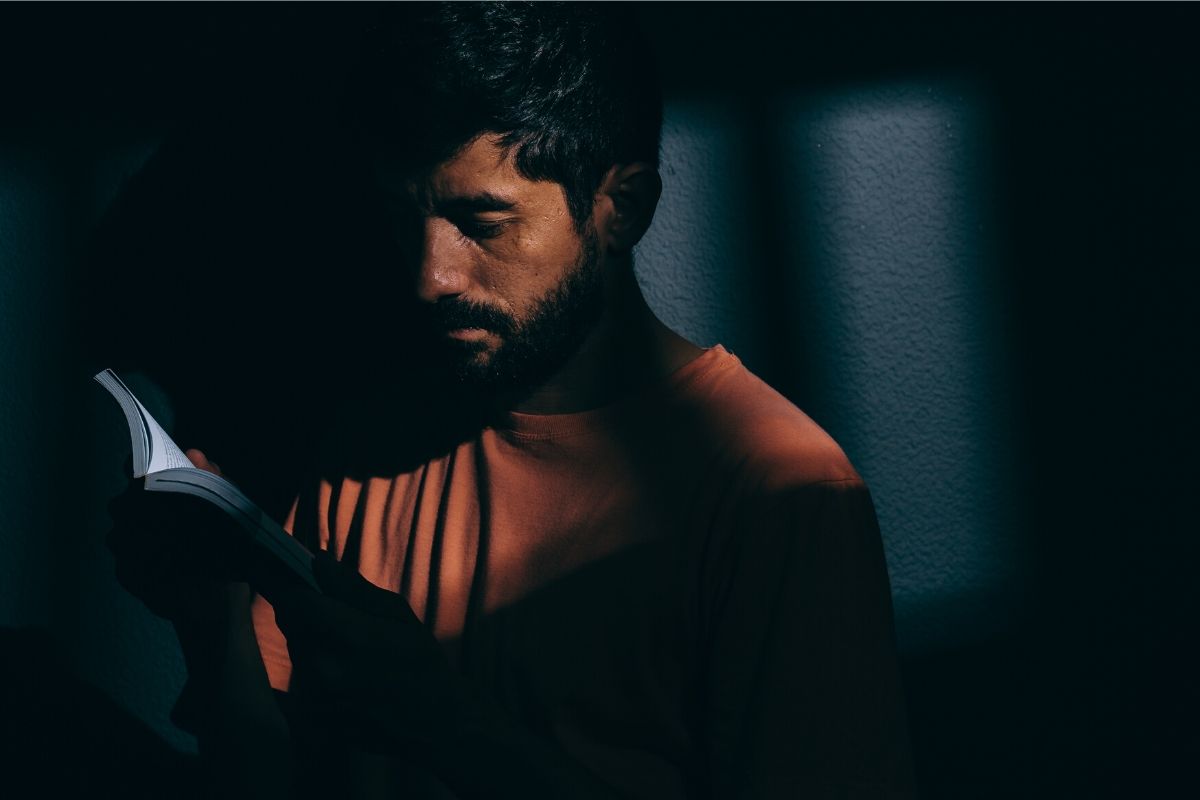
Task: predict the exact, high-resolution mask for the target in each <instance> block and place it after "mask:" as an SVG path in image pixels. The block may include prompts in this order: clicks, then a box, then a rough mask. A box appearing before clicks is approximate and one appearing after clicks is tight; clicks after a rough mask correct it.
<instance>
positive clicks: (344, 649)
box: [264, 551, 471, 756]
mask: <svg viewBox="0 0 1200 800" xmlns="http://www.w3.org/2000/svg"><path fill="white" fill-rule="evenodd" d="M313 570H314V573H315V575H316V578H317V582H318V583H319V584H320V586H321V589H322V591H323V592H324V594H320V593H318V592H315V591H312V590H311V589H309V588H307V587H303V586H299V585H295V584H290V585H286V586H279V587H275V588H274V589H273V590H271V591H264V594H265V595H266V597H267V599H268V600H270V601H271V604H272V605H273V606H274V608H275V618H276V621H277V623H278V624H279V628H280V630H281V631H282V632H283V634H284V636H285V637H286V638H287V643H288V652H289V653H290V655H291V660H292V665H293V677H292V687H291V691H290V692H289V694H290V695H291V697H292V698H293V700H294V704H295V707H296V709H297V710H298V711H299V712H301V713H302V714H303V715H304V717H305V718H306V719H307V720H310V721H311V722H312V723H314V724H315V725H316V726H318V727H319V728H320V729H321V730H322V732H323V733H325V734H330V735H333V736H336V737H338V738H339V739H341V740H342V741H352V742H354V743H355V744H357V746H358V747H360V748H361V749H363V750H365V751H368V752H377V753H390V754H393V755H400V756H402V755H405V754H413V755H419V754H421V753H424V752H428V751H429V748H434V749H437V748H438V747H439V746H440V745H443V744H444V743H446V742H447V741H449V740H450V739H452V738H453V737H455V736H456V735H457V734H458V733H459V732H460V731H461V730H462V727H463V725H464V724H465V722H466V720H467V718H468V712H469V711H470V705H471V704H470V703H469V702H468V700H467V693H466V692H465V691H464V689H463V686H462V683H461V680H460V679H459V677H458V675H457V673H455V672H454V671H453V670H452V669H451V667H450V665H449V663H448V662H447V660H446V657H445V655H444V653H443V652H442V650H441V648H440V646H439V645H438V643H437V641H436V640H435V639H434V638H433V636H432V634H431V633H430V632H429V630H428V629H426V627H425V626H424V625H423V624H422V623H421V621H420V620H418V619H417V617H416V615H415V614H414V613H413V611H412V609H411V608H410V607H409V605H408V603H407V602H405V600H404V598H402V597H401V596H400V595H398V594H396V593H395V592H390V591H388V590H386V589H381V588H379V587H377V586H375V585H374V584H372V583H370V582H369V581H367V579H366V578H364V577H363V576H362V575H360V574H359V573H358V572H357V571H356V570H354V569H353V568H352V567H349V566H347V565H345V564H342V563H341V562H339V561H337V560H336V559H335V558H334V557H333V556H332V555H331V554H329V553H328V552H325V551H321V552H318V553H317V554H316V558H315V560H314V563H313Z"/></svg>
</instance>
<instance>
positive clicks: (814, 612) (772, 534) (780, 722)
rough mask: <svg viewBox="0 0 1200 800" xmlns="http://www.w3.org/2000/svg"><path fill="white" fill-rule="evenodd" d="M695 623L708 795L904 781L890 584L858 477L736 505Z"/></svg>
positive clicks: (835, 791)
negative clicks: (703, 622)
mask: <svg viewBox="0 0 1200 800" xmlns="http://www.w3.org/2000/svg"><path fill="white" fill-rule="evenodd" d="M734 519H735V520H736V522H735V524H734V525H733V526H732V528H733V529H732V530H731V531H730V535H729V537H728V539H727V541H726V543H725V546H724V547H722V548H720V552H721V556H720V557H721V560H722V563H721V565H720V568H719V569H718V570H716V571H715V573H714V574H716V575H717V576H718V578H717V586H716V587H715V599H714V603H713V605H712V613H711V618H710V621H709V623H708V630H707V633H706V641H705V644H704V646H705V648H706V651H707V656H708V664H709V668H708V670H707V679H706V680H705V682H704V691H705V694H706V704H705V713H704V723H703V725H704V729H705V730H704V735H705V741H706V746H707V750H708V753H707V755H708V758H707V762H708V764H709V765H710V769H711V770H712V774H711V775H710V785H711V786H712V795H713V796H714V797H750V798H763V797H806V798H807V797H814V798H824V797H831V798H832V797H838V798H892V797H910V796H912V794H913V777H912V766H911V756H910V752H909V741H908V730H907V721H906V716H905V709H904V700H903V692H902V687H901V684H900V677H899V665H898V659H897V654H896V646H895V635H894V631H893V627H892V605H891V593H890V588H889V583H888V576H887V567H886V564H885V562H884V555H883V548H882V543H881V540H880V535H879V526H878V523H877V521H876V517H875V511H874V507H873V505H872V503H871V498H870V494H869V492H868V490H867V488H866V486H865V485H864V484H863V483H862V482H861V481H860V480H857V479H855V480H845V481H829V482H822V483H817V484H810V485H807V486H802V487H796V488H787V489H777V490H774V491H772V492H771V494H770V496H767V497H758V498H754V499H751V500H748V501H746V502H744V503H742V504H741V508H740V509H739V510H738V512H737V513H736V514H735V515H734Z"/></svg>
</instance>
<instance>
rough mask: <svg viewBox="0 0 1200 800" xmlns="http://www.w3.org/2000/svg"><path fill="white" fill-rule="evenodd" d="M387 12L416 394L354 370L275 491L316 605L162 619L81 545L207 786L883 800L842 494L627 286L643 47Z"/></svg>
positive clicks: (389, 145)
mask: <svg viewBox="0 0 1200 800" xmlns="http://www.w3.org/2000/svg"><path fill="white" fill-rule="evenodd" d="M401 13H402V15H403V16H402V22H403V24H401V25H396V26H386V27H385V28H383V29H382V30H381V31H380V36H379V38H378V40H377V41H375V42H374V43H373V44H372V46H371V47H370V48H369V52H370V56H371V57H370V58H369V59H368V62H367V69H366V70H364V72H363V79H362V80H361V81H360V82H359V84H358V91H357V92H356V93H355V96H354V98H355V103H354V106H353V107H354V108H355V110H356V116H355V117H354V119H355V122H356V125H357V128H358V131H359V134H360V136H361V137H362V141H364V142H366V143H368V150H369V152H370V162H371V165H372V170H373V174H374V176H375V181H376V184H377V186H378V189H379V192H380V195H381V196H382V197H383V198H386V201H387V203H388V204H389V209H390V212H391V213H390V216H391V219H392V222H393V225H394V230H395V234H396V241H397V243H398V245H399V247H398V251H397V253H398V257H400V258H402V259H403V260H402V261H401V262H400V263H401V264H410V263H411V265H412V266H411V270H412V272H411V275H412V279H413V280H412V287H413V292H414V294H415V298H416V300H417V302H418V307H419V309H420V317H419V319H420V323H421V324H420V328H421V330H422V331H423V334H424V337H425V338H423V339H421V341H420V342H419V346H418V347H417V348H415V349H416V350H417V351H418V352H419V353H420V354H421V355H422V356H423V357H425V358H427V359H428V361H429V362H430V364H432V365H433V369H432V370H431V371H421V372H414V370H415V368H414V367H413V366H412V363H411V362H410V361H408V360H407V359H405V360H403V361H399V362H398V363H386V364H381V370H382V371H385V372H386V371H402V372H405V373H406V374H408V375H410V376H411V375H419V376H420V381H419V382H416V381H414V382H413V383H410V384H409V385H407V386H405V387H403V392H400V393H395V392H387V391H381V392H380V394H379V395H378V396H377V397H374V398H365V399H358V398H356V410H355V412H354V413H353V414H349V415H347V418H346V419H345V420H344V421H343V423H342V424H341V425H340V427H339V429H338V431H337V433H336V435H335V436H334V437H332V439H331V441H332V444H331V446H330V448H329V449H328V450H327V451H326V452H324V453H323V454H322V457H321V459H320V464H319V474H318V475H317V476H316V477H315V479H314V481H313V483H312V485H311V486H309V487H307V488H305V489H304V490H302V491H301V493H300V495H299V497H298V500H297V502H296V505H295V507H294V508H293V511H292V514H291V516H290V519H289V521H288V525H289V529H290V530H291V531H292V532H293V534H294V535H295V536H297V537H298V538H300V539H301V540H302V541H304V542H305V543H307V544H308V545H310V546H311V547H312V548H313V549H315V550H318V551H320V553H321V554H322V556H321V557H320V558H318V560H317V562H316V568H317V573H318V578H319V580H320V582H321V584H322V587H323V589H324V594H317V593H315V592H311V591H309V590H306V589H304V588H303V587H296V586H294V585H291V584H289V583H288V582H287V581H286V580H284V579H281V578H279V577H278V576H275V575H273V574H272V570H271V568H270V566H269V565H264V564H261V563H258V564H257V566H251V567H249V568H247V569H246V571H248V572H249V573H250V574H251V575H253V576H254V583H255V588H256V589H257V590H258V591H259V592H260V595H259V596H258V598H257V599H256V600H255V601H254V603H253V608H252V610H251V607H250V605H249V599H250V591H249V589H247V588H246V587H245V585H244V584H237V583H234V584H226V585H222V584H221V583H220V582H218V581H215V580H212V579H211V578H205V579H204V580H201V581H199V582H198V583H197V584H196V588H197V589H198V590H195V591H191V592H186V593H185V592H177V593H176V594H175V595H174V596H172V597H171V599H170V600H169V602H167V601H162V600H161V599H160V597H161V595H162V594H163V592H162V591H161V590H162V588H163V587H158V588H159V590H160V594H159V596H155V597H152V595H154V594H155V593H154V590H153V587H148V586H147V581H146V580H145V579H144V577H139V574H140V573H139V570H138V568H137V567H136V565H134V563H133V562H134V560H135V558H136V557H141V558H144V556H135V554H133V553H131V551H133V550H136V549H137V548H135V547H133V546H132V545H131V544H130V542H131V541H133V539H130V538H128V536H129V535H128V534H121V535H117V536H116V537H114V549H115V550H116V551H117V552H118V556H119V557H120V559H121V563H122V564H124V565H125V566H124V567H123V577H124V580H125V581H126V583H127V584H128V585H130V586H131V587H132V588H134V589H135V590H136V591H138V592H139V593H140V594H142V595H143V596H144V597H147V599H148V601H150V602H156V603H159V605H157V606H155V607H156V608H157V609H158V610H159V611H160V613H163V614H164V615H166V616H169V617H171V618H172V619H174V620H175V621H176V625H177V628H178V630H179V633H180V639H181V643H182V644H183V646H184V650H185V655H186V658H187V661H188V667H189V671H190V674H191V686H190V689H189V693H188V697H186V698H185V700H184V702H183V703H182V705H181V709H180V713H181V714H182V715H183V716H185V717H190V718H191V719H192V724H193V725H194V726H195V728H196V730H197V733H198V736H199V737H200V741H201V747H202V752H203V754H204V755H205V757H206V759H208V761H209V762H210V763H211V765H212V768H213V774H214V776H215V780H217V781H218V782H219V785H220V786H221V787H222V791H225V792H238V793H247V794H249V793H254V794H256V795H257V796H262V795H263V794H282V795H288V794H289V793H292V792H293V791H299V790H300V789H302V788H304V789H307V790H309V791H311V792H312V793H314V794H317V793H322V792H328V791H332V792H336V793H338V794H353V793H362V794H366V795H370V794H376V793H378V794H387V793H388V792H391V791H396V792H401V791H404V790H407V791H409V792H410V793H411V792H422V791H425V792H430V793H432V794H434V795H435V796H444V795H445V794H450V795H452V796H461V797H468V796H479V797H489V796H518V795H519V796H546V797H587V796H596V797H605V796H634V797H655V798H670V797H693V796H713V797H727V796H751V797H758V796H780V797H783V796H787V797H790V796H816V797H823V796H829V797H833V796H838V797H841V796H853V797H858V796H862V797H890V796H898V795H904V794H905V793H907V792H908V791H909V789H910V780H911V779H910V775H909V766H908V753H907V744H906V734H905V727H904V725H905V723H904V716H903V708H902V699H901V692H900V687H899V682H898V677H897V665H896V657H895V652H894V644H893V636H892V630H891V610H890V597H889V590H888V583H887V575H886V569H885V566H884V562H883V555H882V549H881V547H880V542H879V535H878V529H877V526H876V522H875V517H874V513H873V509H872V506H871V501H870V497H869V494H868V492H867V490H866V487H865V486H864V485H863V483H862V481H861V479H860V478H859V476H858V475H857V474H856V473H855V471H854V469H853V468H852V467H851V465H850V464H849V463H848V461H847V460H846V458H845V456H844V455H843V453H842V452H841V450H840V449H839V448H838V447H837V445H836V444H835V443H834V442H833V441H832V440H831V439H830V438H829V437H828V436H827V435H826V434H825V433H824V432H823V431H821V430H820V428H818V427H817V426H816V425H815V424H814V423H813V422H812V421H811V420H809V419H808V418H807V417H806V416H805V415H804V414H803V413H802V412H800V411H799V410H798V409H796V408H795V407H794V406H792V405H791V404H790V403H789V402H788V401H787V400H786V399H784V398H783V397H782V396H780V395H778V394H777V393H775V392H774V391H773V390H771V389H770V388H769V387H767V386H766V385H765V384H763V383H762V382H761V381H759V380H758V379H757V378H755V377H754V376H753V375H751V374H750V373H749V372H748V371H746V369H745V368H744V367H743V366H742V365H741V364H740V362H739V361H738V360H737V359H736V358H735V357H734V356H733V355H732V354H730V353H728V352H727V351H725V350H724V349H723V348H721V347H720V346H716V347H712V348H708V349H702V348H700V347H697V346H696V345H694V344H692V343H690V342H688V341H686V340H685V339H683V338H682V337H680V336H679V335H678V334H676V333H674V332H673V331H671V330H670V329H668V328H667V327H666V326H664V325H663V324H662V323H661V322H659V321H658V320H657V319H656V318H655V316H654V314H653V313H652V312H651V311H650V309H649V308H648V306H647V305H646V303H645V301H644V299H643V298H642V295H641V293H640V291H639V288H638V285H637V282H636V280H635V278H634V274H633V263H632V262H633V259H632V249H633V247H634V245H636V243H637V242H638V241H639V240H640V238H641V237H642V235H643V234H644V233H645V231H646V230H647V228H648V227H649V225H650V223H651V220H652V218H653V215H654V210H655V207H656V204H657V201H658V197H659V192H660V188H661V183H660V178H659V174H658V171H657V165H658V146H659V128H660V120H661V102H660V100H659V98H658V95H657V90H656V88H655V87H654V82H653V80H652V79H651V77H650V72H649V60H648V57H647V55H646V52H645V48H644V46H643V45H642V44H641V42H640V40H639V39H638V38H637V36H636V35H635V33H634V32H633V30H632V29H631V28H630V27H629V26H628V23H627V21H626V20H625V18H624V17H623V16H622V14H621V13H620V12H619V11H618V10H616V9H613V8H595V7H589V6H582V5H568V6H560V5H556V4H544V5H543V4H535V5H509V4H481V5H469V6H457V5H453V6H450V5H443V6H437V7H432V8H422V9H420V10H419V11H418V12H416V13H411V12H401ZM398 305H399V303H398ZM189 455H190V456H191V457H192V458H193V460H194V461H195V462H196V463H197V464H198V465H200V466H204V467H207V468H211V469H215V465H212V464H211V463H210V462H209V461H208V460H207V458H206V457H205V456H204V455H203V454H202V453H200V452H199V451H190V452H189ZM143 527H144V525H143ZM139 546H141V545H139ZM243 556H244V557H245V558H246V559H248V560H249V561H251V562H259V561H261V556H257V555H255V554H253V553H251V554H243ZM142 572H143V573H144V570H143V571H142ZM208 574H212V573H208ZM364 578H365V580H364ZM178 585H179V582H178V581H175V586H178ZM166 594H170V592H166ZM184 594H186V595H187V596H186V597H182V595H184ZM268 687H270V688H268ZM272 688H273V689H274V690H275V692H276V693H277V694H273V693H272V691H271V689H272ZM314 787H321V788H319V789H318V788H314ZM439 793H441V794H439Z"/></svg>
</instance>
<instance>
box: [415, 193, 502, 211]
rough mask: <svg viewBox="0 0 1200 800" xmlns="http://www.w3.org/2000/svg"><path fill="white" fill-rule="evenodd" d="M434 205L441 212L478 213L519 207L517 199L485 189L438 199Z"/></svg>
mask: <svg viewBox="0 0 1200 800" xmlns="http://www.w3.org/2000/svg"><path fill="white" fill-rule="evenodd" d="M433 207H434V210H436V211H437V212H438V213H439V214H478V213H480V212H482V211H511V210H513V209H514V208H516V207H517V203H516V201H515V200H511V199H509V198H507V197H501V196H500V195H497V194H492V193H491V192H486V191H485V192H478V193H476V194H471V195H463V196H459V197H448V198H446V199H444V200H436V201H434V203H433Z"/></svg>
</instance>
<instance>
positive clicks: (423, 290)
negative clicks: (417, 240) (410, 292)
mask: <svg viewBox="0 0 1200 800" xmlns="http://www.w3.org/2000/svg"><path fill="white" fill-rule="evenodd" d="M465 255H466V254H465V253H464V252H463V248H462V241H461V237H460V236H459V235H458V233H457V229H456V228H455V227H454V225H453V224H451V223H450V222H449V221H447V220H444V219H439V218H438V217H428V218H426V220H425V224H424V230H423V232H422V242H421V260H420V264H419V266H418V272H417V297H418V298H419V299H420V300H421V301H422V302H425V303H436V302H437V301H438V300H440V299H442V298H443V297H453V296H455V295H459V294H462V293H463V292H465V291H466V290H467V287H468V285H469V283H470V274H469V272H468V270H469V267H470V263H469V260H468V259H466V258H465Z"/></svg>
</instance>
